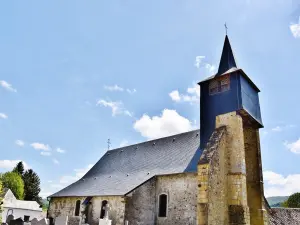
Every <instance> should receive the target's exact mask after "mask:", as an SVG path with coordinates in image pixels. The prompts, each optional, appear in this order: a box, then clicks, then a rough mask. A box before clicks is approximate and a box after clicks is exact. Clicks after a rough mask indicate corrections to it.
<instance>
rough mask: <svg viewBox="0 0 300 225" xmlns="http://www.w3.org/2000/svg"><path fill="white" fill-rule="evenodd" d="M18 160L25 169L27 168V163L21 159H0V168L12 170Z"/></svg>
mask: <svg viewBox="0 0 300 225" xmlns="http://www.w3.org/2000/svg"><path fill="white" fill-rule="evenodd" d="M20 161H22V162H23V165H24V169H25V170H27V169H29V168H30V167H29V165H28V164H27V163H26V162H24V161H23V160H19V159H16V160H0V168H2V169H5V170H12V169H13V168H14V167H15V166H16V165H17V164H18V163H19V162H20Z"/></svg>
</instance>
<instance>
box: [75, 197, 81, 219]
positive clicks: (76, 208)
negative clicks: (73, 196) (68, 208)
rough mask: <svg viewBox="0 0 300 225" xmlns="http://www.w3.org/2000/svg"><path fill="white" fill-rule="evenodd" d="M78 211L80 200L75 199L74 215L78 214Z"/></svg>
mask: <svg viewBox="0 0 300 225" xmlns="http://www.w3.org/2000/svg"><path fill="white" fill-rule="evenodd" d="M79 212H80V200H77V201H76V207H75V216H79Z"/></svg>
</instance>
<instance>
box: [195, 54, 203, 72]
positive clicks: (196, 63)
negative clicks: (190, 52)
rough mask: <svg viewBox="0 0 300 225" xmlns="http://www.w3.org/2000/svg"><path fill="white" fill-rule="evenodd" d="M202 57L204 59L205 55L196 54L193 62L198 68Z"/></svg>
mask: <svg viewBox="0 0 300 225" xmlns="http://www.w3.org/2000/svg"><path fill="white" fill-rule="evenodd" d="M203 59H205V56H203V55H199V56H196V59H195V64H194V65H195V67H197V68H198V69H199V68H200V66H201V63H202V61H203Z"/></svg>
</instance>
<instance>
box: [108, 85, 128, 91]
mask: <svg viewBox="0 0 300 225" xmlns="http://www.w3.org/2000/svg"><path fill="white" fill-rule="evenodd" d="M104 89H105V90H108V91H124V88H122V87H120V86H118V85H116V84H115V85H113V86H107V85H105V86H104Z"/></svg>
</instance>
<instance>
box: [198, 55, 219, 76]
mask: <svg viewBox="0 0 300 225" xmlns="http://www.w3.org/2000/svg"><path fill="white" fill-rule="evenodd" d="M204 59H205V56H203V55H199V56H196V59H195V63H194V66H195V67H196V68H197V69H200V68H201V67H204V68H205V69H206V70H207V71H208V72H209V74H214V73H215V72H216V69H217V67H216V66H215V65H213V64H210V63H206V62H203V61H204Z"/></svg>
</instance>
